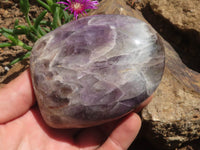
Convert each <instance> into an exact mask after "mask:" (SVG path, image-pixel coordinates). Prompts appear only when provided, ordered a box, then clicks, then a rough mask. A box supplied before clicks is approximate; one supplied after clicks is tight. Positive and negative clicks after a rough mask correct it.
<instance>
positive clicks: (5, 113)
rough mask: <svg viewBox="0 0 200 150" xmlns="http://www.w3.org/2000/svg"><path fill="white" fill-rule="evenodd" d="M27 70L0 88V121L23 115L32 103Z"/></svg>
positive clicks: (3, 121)
mask: <svg viewBox="0 0 200 150" xmlns="http://www.w3.org/2000/svg"><path fill="white" fill-rule="evenodd" d="M34 100H35V98H34V94H33V89H32V84H31V78H30V74H29V71H28V70H26V71H25V72H23V73H22V74H21V75H20V76H19V77H17V78H16V79H14V80H13V81H11V82H10V83H8V84H7V85H6V86H5V87H3V88H1V89H0V123H6V122H8V121H10V120H12V119H14V118H16V117H19V116H21V115H23V114H24V113H25V112H26V111H27V110H29V108H30V107H31V106H32V105H33V103H34Z"/></svg>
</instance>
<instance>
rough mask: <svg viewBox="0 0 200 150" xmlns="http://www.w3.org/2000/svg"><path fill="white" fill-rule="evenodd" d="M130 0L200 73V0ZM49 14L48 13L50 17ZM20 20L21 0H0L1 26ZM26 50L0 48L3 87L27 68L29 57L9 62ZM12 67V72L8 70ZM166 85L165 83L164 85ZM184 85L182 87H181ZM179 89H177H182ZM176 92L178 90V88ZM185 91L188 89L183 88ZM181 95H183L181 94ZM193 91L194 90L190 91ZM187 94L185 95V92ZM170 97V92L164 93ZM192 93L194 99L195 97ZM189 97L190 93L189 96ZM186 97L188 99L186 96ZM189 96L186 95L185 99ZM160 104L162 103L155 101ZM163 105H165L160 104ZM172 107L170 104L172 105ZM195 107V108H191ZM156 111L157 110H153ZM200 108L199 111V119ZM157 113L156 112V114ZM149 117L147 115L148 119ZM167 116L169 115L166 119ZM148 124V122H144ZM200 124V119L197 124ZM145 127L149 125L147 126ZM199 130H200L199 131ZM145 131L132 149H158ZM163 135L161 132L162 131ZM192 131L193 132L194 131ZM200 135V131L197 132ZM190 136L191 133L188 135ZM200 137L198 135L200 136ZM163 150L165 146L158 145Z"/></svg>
mask: <svg viewBox="0 0 200 150" xmlns="http://www.w3.org/2000/svg"><path fill="white" fill-rule="evenodd" d="M134 1H135V3H134V4H133V3H132V2H133V0H127V4H129V5H131V6H132V8H133V9H137V10H139V11H141V12H142V14H143V16H144V17H145V19H146V20H147V21H148V22H149V23H150V24H151V25H152V26H153V27H154V28H155V29H156V30H157V32H159V34H160V35H161V36H162V37H163V38H164V39H165V40H167V41H168V42H169V43H170V44H171V46H172V47H173V48H174V49H175V50H176V51H177V52H178V55H179V56H180V57H181V60H182V61H183V62H184V64H185V65H186V66H187V67H189V68H190V69H191V70H194V71H195V72H197V73H199V72H200V59H199V57H200V51H199V50H200V18H199V17H200V3H199V0H184V1H183V0H134ZM31 4H32V5H31V9H30V16H31V17H32V18H33V17H35V16H37V15H38V14H39V12H41V10H42V8H41V7H38V6H37V5H36V3H35V2H34V1H31ZM47 17H48V16H47ZM15 19H19V23H20V24H25V20H24V17H23V14H22V13H21V12H20V10H19V0H1V1H0V28H1V27H5V28H12V27H13V25H14V20H15ZM20 39H21V40H23V41H24V42H25V43H27V44H29V45H33V43H31V42H29V41H28V40H26V38H25V37H23V36H21V37H20ZM5 41H6V38H4V37H3V36H0V42H5ZM25 53H26V50H24V49H22V48H21V47H17V46H16V47H11V48H0V87H1V86H3V85H4V84H6V83H8V82H9V81H10V80H12V79H14V78H15V77H16V76H18V75H19V74H20V73H21V72H22V71H23V70H25V69H27V68H28V66H29V60H28V59H26V60H24V61H22V62H19V63H17V64H15V65H14V66H9V63H10V62H11V61H12V60H13V59H15V58H17V57H19V56H21V55H23V54H25ZM8 70H9V71H8ZM164 79H165V80H166V82H168V83H170V86H173V88H174V89H175V88H176V87H177V86H179V85H178V84H179V83H178V82H177V83H175V81H174V82H171V81H172V80H173V79H172V80H170V79H169V78H164ZM161 86H162V85H161ZM178 88H180V87H178ZM178 88H176V89H178ZM174 91H176V90H174ZM179 92H185V88H183V89H182V91H180V90H179ZM157 94H159V93H157ZM171 94H172V95H173V96H179V100H180V101H177V106H178V103H183V101H182V100H184V99H181V98H180V95H181V94H180V93H173V91H172V93H171ZM179 94H180V95H179ZM189 94H190V93H189ZM182 95H183V94H182ZM164 96H166V95H164ZM189 96H191V99H192V98H193V97H194V96H193V95H189ZM185 97H188V95H185ZM185 97H184V98H185ZM185 99H186V98H185ZM192 102H193V103H192V105H196V104H198V101H197V99H193V101H192ZM172 103H173V101H172ZM155 104H156V105H157V104H158V103H155ZM160 105H161V104H160ZM153 107H154V102H153V103H152V104H151V105H149V106H148V107H147V109H145V110H144V111H143V112H142V114H141V115H142V116H143V118H144V119H146V120H148V119H149V118H148V116H145V112H148V113H149V112H150V113H151V110H152V108H153ZM169 107H170V106H169ZM191 108H193V107H191ZM153 110H154V109H153ZM199 111H200V110H197V116H196V117H197V120H198V117H199V116H198V115H199V114H200V112H199ZM154 115H155V113H154ZM145 117H146V118H145ZM165 119H166V118H165ZM144 123H145V122H144ZM199 124H200V123H199V122H197V125H199ZM172 125H173V124H172ZM144 127H145V126H144ZM161 129H162V128H161ZM195 131H197V132H200V131H198V129H197V130H195ZM142 132H145V129H144V130H141V133H140V134H139V136H138V139H137V140H136V142H134V143H133V145H132V146H131V148H130V149H136V150H151V149H152V150H156V148H155V147H153V146H152V144H150V143H152V142H150V141H149V140H147V139H148V138H144V133H142ZM158 134H160V133H158ZM190 134H191V132H190ZM197 135H198V134H197ZM188 136H190V135H188ZM197 137H198V136H197ZM199 143H200V141H199V139H198V138H196V140H192V141H190V140H188V142H184V144H183V145H182V146H181V147H179V148H173V149H176V150H200V145H199ZM157 149H159V150H162V149H164V148H162V147H159V148H157Z"/></svg>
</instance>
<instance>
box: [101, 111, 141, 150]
mask: <svg viewBox="0 0 200 150" xmlns="http://www.w3.org/2000/svg"><path fill="white" fill-rule="evenodd" d="M140 127H141V119H140V117H139V116H138V115H137V114H136V113H130V114H129V115H128V116H127V117H126V118H125V119H124V120H122V122H121V123H120V124H119V125H118V126H117V127H116V128H115V129H114V130H113V131H112V133H111V134H110V136H109V137H108V138H107V140H106V141H105V143H104V144H103V145H102V146H101V147H100V148H99V150H110V149H114V150H126V149H128V147H129V146H130V145H131V143H132V142H133V140H134V139H135V138H136V136H137V134H138V132H139V130H140Z"/></svg>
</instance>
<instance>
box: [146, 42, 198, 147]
mask: <svg viewBox="0 0 200 150" xmlns="http://www.w3.org/2000/svg"><path fill="white" fill-rule="evenodd" d="M164 45H165V51H166V62H167V63H166V69H165V72H164V76H163V79H162V82H161V84H160V86H159V87H158V89H157V90H156V92H155V95H154V98H153V100H152V102H151V103H150V104H149V105H148V106H147V107H146V108H144V109H143V111H142V118H143V125H144V127H143V128H144V130H145V131H144V133H145V136H146V137H147V138H148V140H150V141H151V143H153V144H154V145H155V146H156V147H161V146H162V148H163V149H172V148H176V147H179V146H181V145H182V144H183V143H185V142H189V141H193V140H195V139H199V138H200V130H199V129H200V89H199V87H198V86H197V85H194V84H192V83H193V82H189V81H188V79H187V78H188V77H189V76H190V75H192V74H193V75H195V74H196V75H197V76H196V77H195V76H193V78H191V79H190V81H191V80H193V79H200V76H199V74H198V73H196V72H193V71H192V70H189V69H188V68H187V67H186V66H184V65H183V64H181V60H180V59H178V55H177V54H176V53H175V52H174V51H173V48H172V47H171V46H170V45H168V44H167V43H165V44H164ZM172 56H176V57H177V58H174V62H176V61H177V63H174V62H171V61H172V60H170V59H169V57H172ZM168 61H170V62H168ZM170 63H172V64H175V65H174V66H171V65H172V64H170ZM179 65H180V66H179ZM177 66H179V68H184V69H185V70H182V69H179V70H176V69H177V68H178V67H177ZM175 70H176V71H175ZM181 79H182V80H181ZM192 85H193V86H192Z"/></svg>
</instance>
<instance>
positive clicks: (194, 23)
mask: <svg viewBox="0 0 200 150" xmlns="http://www.w3.org/2000/svg"><path fill="white" fill-rule="evenodd" d="M143 1H144V2H145V3H146V4H147V3H148V4H149V5H150V6H151V8H152V10H153V11H154V12H155V13H156V14H159V15H161V16H162V17H163V18H165V19H167V20H169V21H170V22H171V23H172V24H173V25H175V26H177V27H178V28H180V29H182V30H195V31H197V32H199V33H200V24H199V20H200V3H199V0H192V1H191V0H184V1H183V0H143Z"/></svg>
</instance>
